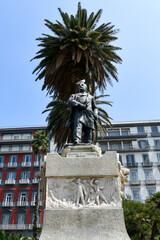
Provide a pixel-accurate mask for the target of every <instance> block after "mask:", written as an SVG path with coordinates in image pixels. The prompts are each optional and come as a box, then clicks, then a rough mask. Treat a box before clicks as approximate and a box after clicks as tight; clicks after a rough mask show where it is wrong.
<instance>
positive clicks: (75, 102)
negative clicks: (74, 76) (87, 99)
mask: <svg viewBox="0 0 160 240" xmlns="http://www.w3.org/2000/svg"><path fill="white" fill-rule="evenodd" d="M68 104H69V105H70V106H72V107H76V106H78V105H79V102H78V101H76V100H75V96H74V95H73V94H72V95H71V96H70V98H69V100H68Z"/></svg>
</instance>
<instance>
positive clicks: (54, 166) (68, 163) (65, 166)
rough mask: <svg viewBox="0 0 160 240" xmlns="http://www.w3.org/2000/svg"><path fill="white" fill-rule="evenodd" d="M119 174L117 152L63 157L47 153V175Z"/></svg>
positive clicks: (102, 175)
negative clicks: (100, 155)
mask: <svg viewBox="0 0 160 240" xmlns="http://www.w3.org/2000/svg"><path fill="white" fill-rule="evenodd" d="M77 176H79V177H85V176H87V177H89V176H93V177H96V176H99V177H100V176H101V177H104V176H105V177H111V176H118V159H117V153H116V152H114V151H113V152H106V153H105V154H104V155H102V157H75V158H73V157H67V158H66V157H61V156H60V155H58V154H57V153H49V154H47V165H46V177H77Z"/></svg>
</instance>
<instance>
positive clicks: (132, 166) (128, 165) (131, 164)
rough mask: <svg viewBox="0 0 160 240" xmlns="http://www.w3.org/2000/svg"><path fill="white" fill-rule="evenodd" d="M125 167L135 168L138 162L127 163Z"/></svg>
mask: <svg viewBox="0 0 160 240" xmlns="http://www.w3.org/2000/svg"><path fill="white" fill-rule="evenodd" d="M127 167H129V168H137V167H138V163H136V162H135V163H134V162H133V163H127Z"/></svg>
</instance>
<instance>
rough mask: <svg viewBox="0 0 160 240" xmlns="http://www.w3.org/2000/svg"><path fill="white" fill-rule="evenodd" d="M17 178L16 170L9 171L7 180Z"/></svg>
mask: <svg viewBox="0 0 160 240" xmlns="http://www.w3.org/2000/svg"><path fill="white" fill-rule="evenodd" d="M15 179H16V171H8V172H7V180H15Z"/></svg>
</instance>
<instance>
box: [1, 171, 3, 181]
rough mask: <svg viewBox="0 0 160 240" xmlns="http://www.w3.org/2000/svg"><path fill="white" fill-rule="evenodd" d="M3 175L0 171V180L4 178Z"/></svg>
mask: <svg viewBox="0 0 160 240" xmlns="http://www.w3.org/2000/svg"><path fill="white" fill-rule="evenodd" d="M2 175H3V174H2V172H0V180H2Z"/></svg>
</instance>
